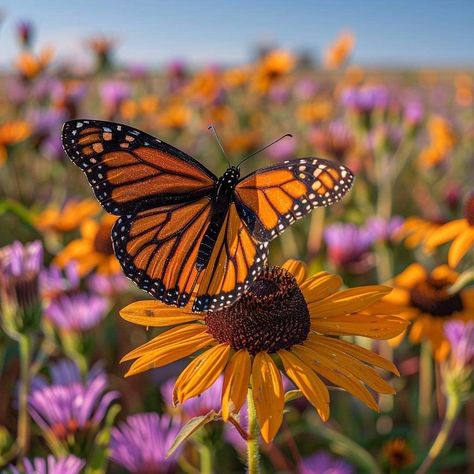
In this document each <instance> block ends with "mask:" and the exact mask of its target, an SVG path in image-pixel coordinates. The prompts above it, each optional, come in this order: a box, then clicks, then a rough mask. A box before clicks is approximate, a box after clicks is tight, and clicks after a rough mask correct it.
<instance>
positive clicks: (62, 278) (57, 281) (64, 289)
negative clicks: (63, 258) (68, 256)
mask: <svg viewBox="0 0 474 474" xmlns="http://www.w3.org/2000/svg"><path fill="white" fill-rule="evenodd" d="M80 283H81V282H80V278H79V274H78V273H77V266H76V264H75V263H74V262H71V263H69V264H68V265H66V267H65V268H64V272H62V271H61V269H60V268H59V267H57V266H55V265H50V266H49V267H48V268H44V269H43V270H42V271H41V273H40V292H41V296H42V297H43V298H44V299H46V300H48V301H50V300H52V299H53V298H56V297H57V296H59V295H62V294H64V293H70V292H74V291H75V290H77V289H78V288H79V285H80Z"/></svg>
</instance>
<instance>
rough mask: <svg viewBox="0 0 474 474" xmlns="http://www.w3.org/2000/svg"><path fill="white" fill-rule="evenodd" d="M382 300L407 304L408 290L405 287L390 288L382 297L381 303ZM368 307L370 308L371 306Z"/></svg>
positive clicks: (396, 303)
mask: <svg viewBox="0 0 474 474" xmlns="http://www.w3.org/2000/svg"><path fill="white" fill-rule="evenodd" d="M384 302H386V303H388V304H390V303H392V304H395V305H401V306H407V305H409V304H410V292H409V291H408V290H406V289H405V288H392V291H391V292H390V293H389V294H388V295H386V296H384V297H383V300H382V303H384ZM370 308H372V306H371V307H370ZM370 308H368V309H370Z"/></svg>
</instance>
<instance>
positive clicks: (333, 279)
mask: <svg viewBox="0 0 474 474" xmlns="http://www.w3.org/2000/svg"><path fill="white" fill-rule="evenodd" d="M341 285H342V278H341V277H340V276H339V275H331V274H330V273H326V272H319V273H317V274H316V275H314V276H313V277H311V278H308V279H307V280H306V281H305V282H304V283H303V284H302V285H301V287H300V288H301V291H302V293H303V295H304V298H305V300H306V302H307V303H312V302H314V301H319V300H322V299H324V298H327V297H328V296H330V295H332V294H333V293H336V291H338V290H339V288H340V287H341Z"/></svg>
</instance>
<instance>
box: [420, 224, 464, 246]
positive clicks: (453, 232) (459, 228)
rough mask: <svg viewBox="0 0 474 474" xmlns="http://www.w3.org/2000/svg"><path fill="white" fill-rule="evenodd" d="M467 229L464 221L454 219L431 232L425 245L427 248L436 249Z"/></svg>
mask: <svg viewBox="0 0 474 474" xmlns="http://www.w3.org/2000/svg"><path fill="white" fill-rule="evenodd" d="M468 227H469V224H468V223H467V220H466V219H456V220H454V221H451V222H448V223H446V224H444V225H442V226H441V227H439V228H438V229H436V230H435V231H434V232H432V233H431V234H430V235H429V236H428V237H427V239H426V240H425V245H426V246H427V247H428V248H434V247H438V246H439V245H442V244H444V243H446V242H449V241H450V240H453V239H454V238H455V237H456V236H458V235H459V234H460V233H461V232H463V231H464V230H466V229H467V228H468Z"/></svg>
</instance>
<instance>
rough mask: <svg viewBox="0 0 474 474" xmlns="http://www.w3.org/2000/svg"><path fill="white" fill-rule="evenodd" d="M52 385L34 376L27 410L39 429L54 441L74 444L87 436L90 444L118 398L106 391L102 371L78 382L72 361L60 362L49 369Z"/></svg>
mask: <svg viewBox="0 0 474 474" xmlns="http://www.w3.org/2000/svg"><path fill="white" fill-rule="evenodd" d="M51 379H52V383H51V384H49V383H48V382H47V380H46V379H45V378H44V377H42V376H37V377H34V379H33V381H32V389H31V394H30V396H29V397H28V408H29V412H30V415H31V417H32V418H33V420H34V421H35V422H36V423H37V424H38V426H39V427H40V428H41V429H42V430H43V431H45V432H48V433H49V434H50V435H52V436H53V437H54V438H55V439H56V440H58V441H62V442H65V443H73V444H74V443H75V441H74V437H75V436H76V435H81V437H82V439H85V438H87V436H88V435H90V436H89V441H90V442H93V439H94V437H95V434H96V433H97V431H98V429H99V428H100V425H101V423H102V422H103V420H104V418H105V416H106V414H107V411H108V409H109V407H110V405H111V403H112V402H113V401H114V400H116V399H117V398H118V397H119V393H118V392H116V391H109V392H107V391H106V389H107V377H106V374H105V372H104V371H103V370H102V369H100V368H98V367H95V368H93V369H92V370H91V371H90V373H89V374H88V376H87V380H86V381H85V382H83V381H82V380H81V377H80V374H79V369H78V368H77V366H76V365H75V364H74V363H73V362H71V361H61V362H59V363H57V364H55V365H53V366H52V367H51Z"/></svg>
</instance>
